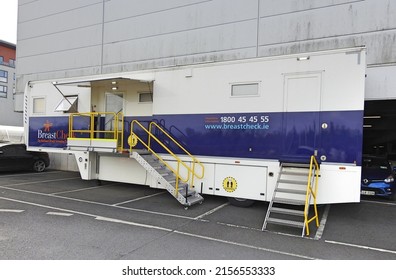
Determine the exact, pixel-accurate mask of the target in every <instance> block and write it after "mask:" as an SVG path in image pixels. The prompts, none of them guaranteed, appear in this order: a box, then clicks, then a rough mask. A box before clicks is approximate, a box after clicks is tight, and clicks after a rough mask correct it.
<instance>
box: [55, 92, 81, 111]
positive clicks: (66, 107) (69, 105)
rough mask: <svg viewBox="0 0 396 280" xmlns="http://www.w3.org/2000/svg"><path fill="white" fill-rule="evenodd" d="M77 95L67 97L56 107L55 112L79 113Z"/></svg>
mask: <svg viewBox="0 0 396 280" xmlns="http://www.w3.org/2000/svg"><path fill="white" fill-rule="evenodd" d="M77 99H78V96H77V95H73V96H65V97H64V98H63V99H62V100H61V101H60V102H59V103H58V105H57V106H56V108H55V112H64V113H75V112H77Z"/></svg>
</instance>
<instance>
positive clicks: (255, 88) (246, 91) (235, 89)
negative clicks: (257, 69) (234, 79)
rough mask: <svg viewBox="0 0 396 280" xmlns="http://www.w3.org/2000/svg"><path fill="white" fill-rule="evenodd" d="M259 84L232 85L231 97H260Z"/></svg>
mask: <svg viewBox="0 0 396 280" xmlns="http://www.w3.org/2000/svg"><path fill="white" fill-rule="evenodd" d="M258 95H259V83H246V84H233V85H231V96H232V97H234V96H243V97H245V96H258Z"/></svg>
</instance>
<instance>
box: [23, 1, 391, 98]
mask: <svg viewBox="0 0 396 280" xmlns="http://www.w3.org/2000/svg"><path fill="white" fill-rule="evenodd" d="M395 14H396V1H395V0H311V1H309V0H166V1H163V0H146V1H138V0H84V1H81V0H68V1H63V0H19V18H18V42H17V61H18V69H17V71H18V72H17V76H18V81H17V92H18V93H23V90H24V86H25V84H26V82H27V81H29V80H42V79H50V78H62V77H73V76H84V75H91V74H101V73H113V72H120V71H131V70H136V69H147V68H155V67H163V66H172V65H183V64H191V63H200V62H204V61H223V60H230V59H243V58H253V57H262V56H271V55H281V54H290V53H297V52H309V51H317V50H326V49H334V48H344V47H353V46H362V45H365V46H367V50H368V67H369V68H368V82H367V93H366V98H367V99H375V98H396V89H395V88H396V84H395V83H393V84H392V82H390V80H391V79H390V77H392V76H394V75H395V74H396V66H395V64H396V47H395V46H396V16H395Z"/></svg>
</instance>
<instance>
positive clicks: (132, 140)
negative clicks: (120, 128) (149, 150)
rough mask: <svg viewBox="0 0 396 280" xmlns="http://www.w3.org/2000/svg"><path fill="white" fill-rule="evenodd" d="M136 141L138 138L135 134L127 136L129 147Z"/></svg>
mask: <svg viewBox="0 0 396 280" xmlns="http://www.w3.org/2000/svg"><path fill="white" fill-rule="evenodd" d="M137 143H138V138H137V136H136V135H135V134H131V136H129V137H128V145H129V146H131V147H135V146H136V145H137Z"/></svg>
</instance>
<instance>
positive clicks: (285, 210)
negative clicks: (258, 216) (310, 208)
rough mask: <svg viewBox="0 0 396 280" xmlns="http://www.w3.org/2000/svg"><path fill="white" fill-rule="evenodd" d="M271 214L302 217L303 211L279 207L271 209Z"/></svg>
mask: <svg viewBox="0 0 396 280" xmlns="http://www.w3.org/2000/svg"><path fill="white" fill-rule="evenodd" d="M270 211H271V213H279V214H287V215H293V216H304V211H302V210H293V209H288V208H280V207H272V208H271V210H270Z"/></svg>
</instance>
